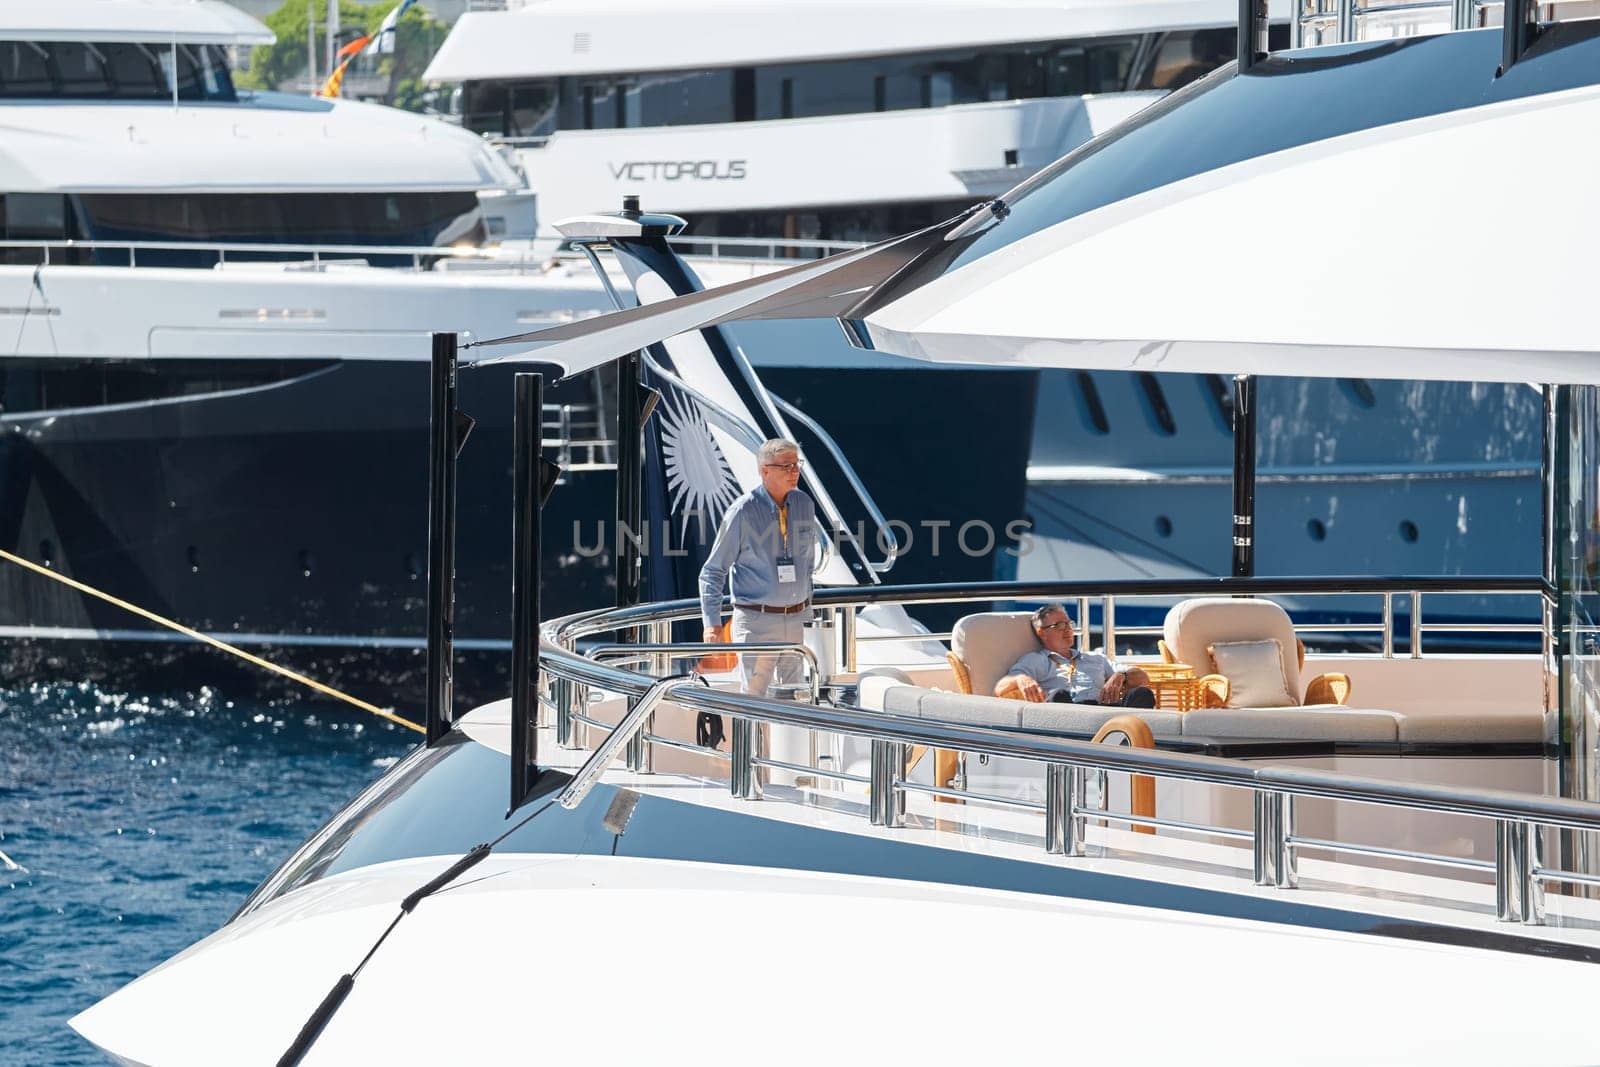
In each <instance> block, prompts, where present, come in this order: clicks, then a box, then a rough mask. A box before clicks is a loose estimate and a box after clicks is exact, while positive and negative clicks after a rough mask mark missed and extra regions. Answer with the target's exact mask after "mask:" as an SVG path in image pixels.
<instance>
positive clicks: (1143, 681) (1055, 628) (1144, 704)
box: [994, 604, 1156, 708]
mask: <svg viewBox="0 0 1600 1067" xmlns="http://www.w3.org/2000/svg"><path fill="white" fill-rule="evenodd" d="M1032 621H1033V632H1034V634H1035V635H1037V636H1038V638H1039V643H1040V644H1041V645H1043V646H1044V647H1043V648H1041V649H1039V650H1038V651H1037V652H1029V653H1028V654H1027V655H1025V656H1023V657H1022V658H1021V659H1019V660H1017V662H1015V663H1013V664H1012V665H1011V672H1010V673H1009V674H1007V675H1006V676H1005V677H1004V678H1002V679H1000V680H999V681H998V682H996V683H995V686H994V693H995V696H1011V695H1013V691H1014V692H1015V693H1017V694H1020V695H1021V697H1022V699H1023V700H1031V701H1033V702H1034V703H1041V702H1043V701H1046V700H1053V701H1057V702H1060V703H1066V704H1119V705H1121V706H1122V707H1125V708H1153V707H1155V706H1156V694H1155V691H1154V690H1153V689H1151V688H1150V677H1149V675H1147V674H1145V672H1144V671H1142V670H1140V669H1139V668H1138V667H1118V666H1117V665H1116V664H1115V663H1113V662H1111V660H1109V659H1107V658H1106V657H1105V656H1102V655H1101V654H1100V653H1098V652H1081V651H1079V650H1078V649H1076V648H1074V647H1073V643H1074V642H1075V641H1076V640H1077V636H1078V635H1077V634H1076V633H1075V632H1073V629H1072V620H1071V619H1069V618H1067V612H1066V609H1065V608H1063V607H1062V606H1061V605H1060V604H1046V605H1045V606H1044V607H1042V608H1040V609H1039V610H1038V611H1035V612H1034V613H1033V620H1032Z"/></svg>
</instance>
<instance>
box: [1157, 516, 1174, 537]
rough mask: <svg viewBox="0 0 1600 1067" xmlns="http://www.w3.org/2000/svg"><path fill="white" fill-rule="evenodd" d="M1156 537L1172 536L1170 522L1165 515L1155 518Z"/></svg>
mask: <svg viewBox="0 0 1600 1067" xmlns="http://www.w3.org/2000/svg"><path fill="white" fill-rule="evenodd" d="M1156 535H1157V536H1159V537H1171V536H1172V520H1171V519H1169V518H1167V517H1166V516H1165V515H1157V516H1156Z"/></svg>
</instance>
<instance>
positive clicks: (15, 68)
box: [0, 41, 55, 96]
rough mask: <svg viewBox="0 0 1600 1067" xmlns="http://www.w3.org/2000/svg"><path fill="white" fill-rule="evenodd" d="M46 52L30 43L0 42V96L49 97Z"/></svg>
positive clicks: (50, 84)
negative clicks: (1, 94)
mask: <svg viewBox="0 0 1600 1067" xmlns="http://www.w3.org/2000/svg"><path fill="white" fill-rule="evenodd" d="M49 60H50V53H49V52H47V51H45V50H44V48H43V47H42V46H40V45H37V44H35V43H33V42H32V41H8V42H5V43H0V93H3V94H4V95H6V96H52V95H54V89H55V83H54V82H53V81H52V80H51V78H50V62H49Z"/></svg>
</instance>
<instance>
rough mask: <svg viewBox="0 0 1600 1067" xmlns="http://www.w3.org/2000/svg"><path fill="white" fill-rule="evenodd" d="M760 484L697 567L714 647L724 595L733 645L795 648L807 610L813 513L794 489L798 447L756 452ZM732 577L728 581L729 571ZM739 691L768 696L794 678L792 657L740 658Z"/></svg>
mask: <svg viewBox="0 0 1600 1067" xmlns="http://www.w3.org/2000/svg"><path fill="white" fill-rule="evenodd" d="M756 462H757V463H758V464H759V465H760V468H761V484H760V485H759V486H757V487H756V488H755V489H752V490H751V491H750V492H748V493H746V494H745V495H744V496H741V497H740V498H739V499H738V500H736V501H734V502H733V506H732V507H731V508H729V509H728V513H727V514H726V515H725V516H723V519H722V528H721V529H720V530H718V531H717V539H716V542H715V543H713V544H712V546H711V553H710V555H708V556H707V557H706V562H705V566H703V567H701V568H700V615H701V618H702V621H704V623H705V628H706V629H705V639H706V640H707V641H720V640H722V634H721V629H720V625H721V622H722V589H723V586H724V584H728V585H730V586H731V588H732V592H733V634H732V636H733V640H734V642H735V643H737V644H745V643H778V644H799V643H800V642H801V639H802V638H803V637H804V634H803V631H802V627H803V625H804V624H805V620H806V617H807V608H808V607H809V606H810V604H811V561H812V558H813V553H814V551H815V549H816V544H817V509H816V505H815V504H813V503H812V502H811V498H810V497H809V496H807V495H806V494H805V493H803V492H801V491H800V490H799V489H797V488H795V487H796V486H798V485H799V484H800V446H799V445H797V444H795V443H794V442H793V441H785V440H783V439H781V438H778V439H774V440H771V441H768V442H766V443H765V444H763V445H762V446H761V448H760V449H759V450H758V451H757V453H756ZM730 570H731V572H732V574H731V579H730V574H729V572H730ZM739 666H740V670H741V672H742V673H743V675H744V691H745V692H746V693H750V694H753V695H755V696H766V694H767V687H768V686H770V685H771V684H772V683H773V682H779V683H783V682H796V681H799V680H800V672H801V669H802V663H801V659H800V657H799V656H796V655H787V656H779V655H765V656H741V657H740V658H739Z"/></svg>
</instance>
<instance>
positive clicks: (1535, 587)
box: [545, 575, 1556, 645]
mask: <svg viewBox="0 0 1600 1067" xmlns="http://www.w3.org/2000/svg"><path fill="white" fill-rule="evenodd" d="M1419 593H1428V594H1436V593H1437V594H1460V595H1480V596H1538V595H1541V594H1542V595H1543V596H1544V597H1545V598H1546V599H1547V600H1549V599H1554V597H1555V596H1556V593H1555V590H1554V589H1553V588H1552V587H1551V586H1550V585H1549V584H1548V583H1546V582H1545V581H1544V579H1542V578H1539V577H1528V576H1520V575H1518V576H1506V575H1488V576H1482V577H1459V576H1457V577H1449V576H1429V577H1423V578H1417V577H1403V576H1402V577H1365V576H1363V577H1340V576H1331V577H1322V578H1182V579H1169V578H1157V579H1145V578H1135V579H1120V580H1114V581H1101V582H1085V581H1043V582H1021V581H1013V582H998V581H974V582H955V583H945V584H937V585H884V586H849V587H833V588H825V589H818V590H816V592H815V593H814V594H813V596H812V604H813V606H815V607H830V608H840V609H845V610H850V611H853V610H856V609H859V608H862V607H866V606H869V605H872V604H900V605H911V604H976V603H997V602H1009V601H1017V602H1027V603H1037V602H1041V601H1045V600H1060V601H1071V600H1079V601H1082V600H1084V599H1088V598H1094V599H1100V600H1102V601H1103V600H1104V599H1106V598H1110V599H1111V600H1112V602H1113V603H1115V601H1116V599H1118V598H1122V599H1130V598H1139V599H1155V598H1162V597H1175V596H1237V595H1249V596H1260V597H1273V596H1280V597H1292V596H1307V595H1322V596H1355V595H1363V594H1367V595H1383V594H1390V597H1392V595H1394V594H1399V595H1404V596H1410V597H1413V598H1414V597H1415V596H1416V594H1419ZM1390 597H1386V598H1385V609H1386V614H1387V616H1388V617H1389V618H1391V619H1392V617H1393V604H1392V601H1391V599H1390ZM1417 605H1418V602H1417V601H1415V600H1413V610H1412V613H1411V615H1412V620H1413V626H1414V627H1415V626H1417V625H1419V624H1420V625H1421V626H1422V629H1423V631H1424V632H1426V631H1427V630H1430V629H1431V626H1430V625H1429V624H1426V623H1422V622H1421V612H1420V610H1418V609H1417ZM699 610H700V602H699V600H697V599H692V598H683V599H679V600H669V601H659V602H656V603H652V604H641V605H638V606H636V607H628V608H600V609H596V610H593V611H587V612H581V613H578V614H574V615H569V616H566V617H565V618H562V619H554V620H550V621H549V622H547V623H546V624H545V625H546V631H547V633H549V634H551V635H552V639H560V640H568V641H571V640H576V639H579V638H583V637H586V636H590V635H593V634H599V633H606V632H609V631H611V630H617V629H621V628H623V627H625V626H638V625H643V624H645V623H651V622H675V621H680V620H683V619H688V618H694V617H697V616H698V614H699ZM1364 625H1371V624H1363V623H1352V624H1350V626H1349V627H1346V629H1347V630H1355V629H1359V628H1361V627H1362V626H1364ZM1452 625H1453V624H1452ZM1512 625H1517V624H1512ZM1483 628H1484V629H1485V630H1490V629H1493V630H1499V629H1503V628H1504V626H1502V625H1501V624H1498V623H1494V624H1490V623H1485V624H1483ZM1117 632H1121V633H1129V632H1138V630H1137V628H1132V627H1121V628H1118V630H1117ZM926 638H927V635H926V634H917V635H914V636H913V637H908V638H907V639H908V640H912V639H916V640H925V639H926ZM1386 645H1387V643H1386Z"/></svg>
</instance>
